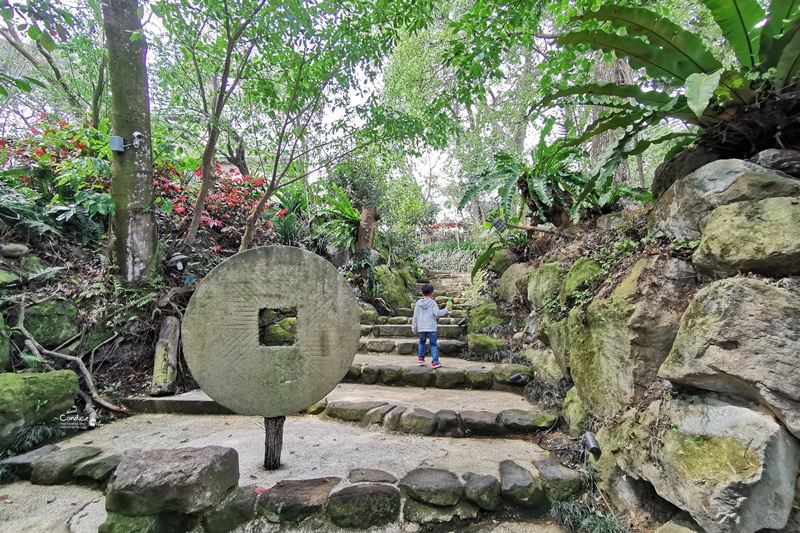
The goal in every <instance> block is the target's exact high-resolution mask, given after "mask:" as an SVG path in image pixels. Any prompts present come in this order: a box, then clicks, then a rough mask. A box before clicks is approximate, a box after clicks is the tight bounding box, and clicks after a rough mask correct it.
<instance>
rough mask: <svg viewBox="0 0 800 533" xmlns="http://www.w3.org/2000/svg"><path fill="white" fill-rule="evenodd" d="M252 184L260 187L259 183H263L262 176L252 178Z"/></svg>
mask: <svg viewBox="0 0 800 533" xmlns="http://www.w3.org/2000/svg"><path fill="white" fill-rule="evenodd" d="M253 185H255V186H256V187H260V186H261V185H264V178H258V179H254V180H253Z"/></svg>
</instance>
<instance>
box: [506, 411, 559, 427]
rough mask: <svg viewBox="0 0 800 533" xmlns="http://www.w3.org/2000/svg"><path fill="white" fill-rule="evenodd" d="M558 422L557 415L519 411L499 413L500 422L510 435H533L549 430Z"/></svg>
mask: <svg viewBox="0 0 800 533" xmlns="http://www.w3.org/2000/svg"><path fill="white" fill-rule="evenodd" d="M557 421H558V415H553V414H550V413H532V412H530V411H523V410H521V409H505V410H503V411H500V422H501V423H502V424H503V426H505V427H506V429H508V430H509V431H511V432H512V433H535V432H537V431H541V430H543V429H549V428H551V427H553V426H554V425H555V423H556V422H557Z"/></svg>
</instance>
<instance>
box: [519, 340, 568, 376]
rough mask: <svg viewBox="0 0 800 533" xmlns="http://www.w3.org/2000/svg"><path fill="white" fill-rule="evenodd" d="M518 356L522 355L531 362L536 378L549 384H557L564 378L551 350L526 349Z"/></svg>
mask: <svg viewBox="0 0 800 533" xmlns="http://www.w3.org/2000/svg"><path fill="white" fill-rule="evenodd" d="M520 355H524V356H525V357H527V358H528V361H530V362H531V366H532V367H533V369H534V370H535V371H536V377H537V378H539V379H543V380H545V381H548V382H550V383H558V382H559V381H561V378H563V377H565V376H564V374H563V373H562V372H561V366H559V364H558V360H557V359H556V356H555V354H554V353H553V351H552V350H535V349H533V348H526V349H525V350H523V351H522V352H521V353H520Z"/></svg>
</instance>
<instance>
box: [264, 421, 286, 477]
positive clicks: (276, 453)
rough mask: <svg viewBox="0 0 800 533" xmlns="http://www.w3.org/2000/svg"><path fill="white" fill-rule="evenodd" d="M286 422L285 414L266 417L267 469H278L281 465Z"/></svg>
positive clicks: (265, 456) (265, 459)
mask: <svg viewBox="0 0 800 533" xmlns="http://www.w3.org/2000/svg"><path fill="white" fill-rule="evenodd" d="M284 422H286V417H285V416H276V417H271V418H266V417H265V418H264V433H265V437H264V468H265V469H267V470H277V469H278V468H280V466H281V450H282V449H283V423H284Z"/></svg>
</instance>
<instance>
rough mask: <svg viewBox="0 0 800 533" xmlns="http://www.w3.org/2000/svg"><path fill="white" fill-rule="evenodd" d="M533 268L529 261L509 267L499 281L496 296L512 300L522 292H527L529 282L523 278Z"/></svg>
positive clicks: (506, 300) (500, 298)
mask: <svg viewBox="0 0 800 533" xmlns="http://www.w3.org/2000/svg"><path fill="white" fill-rule="evenodd" d="M533 270H534V267H533V266H531V265H529V264H527V263H515V264H513V265H511V266H510V267H508V268H507V269H506V271H505V272H503V275H502V276H500V280H499V281H498V282H497V288H496V289H495V291H494V294H495V296H496V297H497V298H498V299H499V300H502V301H505V302H511V301H513V300H514V299H515V298H516V297H517V296H518V295H519V294H520V293H525V294H527V282H523V280H525V279H526V276H527V275H528V274H530V273H531V272H532V271H533Z"/></svg>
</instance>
